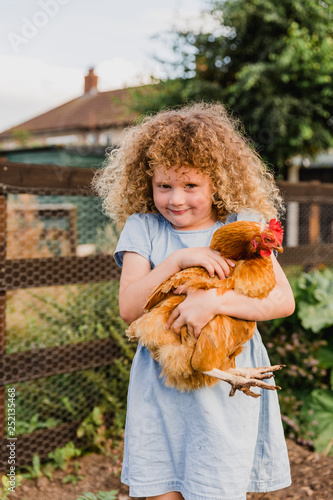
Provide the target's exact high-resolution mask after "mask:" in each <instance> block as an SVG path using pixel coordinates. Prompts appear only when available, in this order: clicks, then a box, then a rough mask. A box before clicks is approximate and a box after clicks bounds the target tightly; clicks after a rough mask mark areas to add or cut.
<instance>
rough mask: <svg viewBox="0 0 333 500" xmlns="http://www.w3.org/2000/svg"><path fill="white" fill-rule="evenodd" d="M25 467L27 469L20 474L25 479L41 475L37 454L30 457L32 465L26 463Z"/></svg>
mask: <svg viewBox="0 0 333 500" xmlns="http://www.w3.org/2000/svg"><path fill="white" fill-rule="evenodd" d="M25 469H26V470H27V471H28V472H26V473H25V474H22V476H23V477H25V478H26V479H34V478H39V477H42V476H43V472H42V467H41V462H40V458H39V456H38V455H34V456H33V458H32V466H30V465H27V466H26V467H25Z"/></svg>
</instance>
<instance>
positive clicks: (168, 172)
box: [153, 166, 207, 180]
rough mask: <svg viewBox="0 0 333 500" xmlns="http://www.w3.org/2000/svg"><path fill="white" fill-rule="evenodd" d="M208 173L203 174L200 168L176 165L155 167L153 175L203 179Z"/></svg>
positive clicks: (170, 177)
mask: <svg viewBox="0 0 333 500" xmlns="http://www.w3.org/2000/svg"><path fill="white" fill-rule="evenodd" d="M206 176H207V174H203V173H202V172H200V171H199V170H198V169H195V168H191V167H188V166H179V167H177V166H175V167H173V168H168V169H166V168H163V167H155V168H154V174H153V177H154V179H159V180H161V179H177V180H178V179H182V178H186V179H189V178H191V179H194V178H198V179H199V178H200V179H202V178H203V177H206Z"/></svg>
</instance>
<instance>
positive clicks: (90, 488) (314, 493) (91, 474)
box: [9, 440, 333, 500]
mask: <svg viewBox="0 0 333 500" xmlns="http://www.w3.org/2000/svg"><path fill="white" fill-rule="evenodd" d="M287 444H288V450H289V457H290V463H291V470H292V480H293V484H292V486H290V487H289V488H285V489H283V490H279V491H276V492H272V493H249V494H248V495H247V500H274V499H292V500H307V499H312V500H333V457H325V456H322V455H318V454H317V453H315V452H313V451H310V450H308V449H307V448H304V447H302V446H299V445H297V444H296V443H294V442H293V441H290V440H288V441H287ZM75 461H78V462H79V464H80V468H79V472H78V474H79V475H80V476H83V479H81V480H80V481H79V482H78V483H77V484H76V485H74V484H73V483H67V484H63V483H62V479H63V478H64V477H65V476H67V475H68V474H69V473H71V472H72V471H71V470H70V469H69V470H67V471H66V472H63V471H61V470H56V471H55V472H54V475H53V480H52V481H49V480H48V479H47V478H46V477H42V478H39V479H29V480H27V479H25V480H24V481H23V483H22V484H21V486H20V487H19V488H17V490H16V493H15V494H13V495H10V496H9V499H10V500H77V499H78V498H79V497H80V495H82V493H83V492H92V493H95V495H97V493H98V492H99V491H110V490H118V499H119V500H128V499H129V497H128V489H127V487H126V486H124V485H122V484H121V483H120V481H119V479H118V478H117V477H116V476H115V475H114V472H115V463H114V458H113V457H112V456H110V457H106V456H103V455H96V454H90V455H86V456H84V457H80V458H79V459H76V460H75ZM118 472H119V471H118ZM72 473H73V472H72Z"/></svg>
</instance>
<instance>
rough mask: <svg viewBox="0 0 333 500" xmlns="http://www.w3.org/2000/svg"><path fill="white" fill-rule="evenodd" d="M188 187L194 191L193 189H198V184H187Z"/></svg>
mask: <svg viewBox="0 0 333 500" xmlns="http://www.w3.org/2000/svg"><path fill="white" fill-rule="evenodd" d="M186 187H187V188H191V189H193V188H195V187H197V185H196V184H186Z"/></svg>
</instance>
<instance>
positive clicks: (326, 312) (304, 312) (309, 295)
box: [294, 269, 333, 333]
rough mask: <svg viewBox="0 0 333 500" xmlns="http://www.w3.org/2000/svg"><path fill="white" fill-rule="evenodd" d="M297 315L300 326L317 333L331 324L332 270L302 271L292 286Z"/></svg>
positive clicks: (332, 312) (332, 320)
mask: <svg viewBox="0 0 333 500" xmlns="http://www.w3.org/2000/svg"><path fill="white" fill-rule="evenodd" d="M294 291H295V298H296V302H297V316H298V317H299V319H300V320H301V323H302V326H303V327H304V328H306V329H309V330H312V331H313V332H314V333H318V332H320V331H321V330H323V329H324V328H328V327H329V326H332V325H333V308H332V306H331V304H332V302H333V272H332V271H331V270H330V269H325V270H324V271H319V270H316V271H314V272H312V273H304V274H303V275H302V276H301V277H300V279H299V280H298V281H297V282H296V283H295V286H294Z"/></svg>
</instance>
